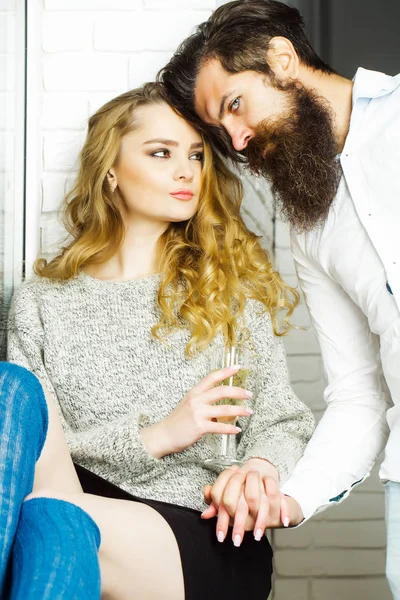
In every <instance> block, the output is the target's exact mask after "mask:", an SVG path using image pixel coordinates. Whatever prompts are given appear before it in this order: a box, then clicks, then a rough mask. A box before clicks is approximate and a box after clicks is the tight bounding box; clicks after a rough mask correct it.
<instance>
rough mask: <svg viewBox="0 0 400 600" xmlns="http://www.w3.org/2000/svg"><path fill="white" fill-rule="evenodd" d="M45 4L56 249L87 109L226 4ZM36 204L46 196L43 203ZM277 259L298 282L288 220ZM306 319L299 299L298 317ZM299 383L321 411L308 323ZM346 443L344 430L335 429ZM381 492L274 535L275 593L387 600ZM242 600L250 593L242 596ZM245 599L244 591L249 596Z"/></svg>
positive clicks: (301, 340) (295, 363)
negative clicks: (59, 211) (64, 199)
mask: <svg viewBox="0 0 400 600" xmlns="http://www.w3.org/2000/svg"><path fill="white" fill-rule="evenodd" d="M34 1H36V3H37V6H38V7H39V6H40V10H41V18H40V21H41V24H42V34H41V35H42V44H41V50H40V64H41V70H40V73H39V81H40V86H39V94H40V102H39V107H40V108H39V114H38V115H37V118H38V122H39V130H40V132H41V138H42V147H41V153H40V166H39V169H40V173H39V177H40V179H41V191H42V195H41V198H40V199H38V210H39V211H40V231H39V230H38V231H37V235H38V237H39V235H40V246H41V250H42V252H43V253H44V254H45V255H50V254H52V253H53V252H55V250H56V248H57V243H58V240H59V238H60V228H59V226H58V225H57V212H56V211H57V207H58V205H59V202H60V201H61V199H62V196H63V194H64V191H65V188H66V186H68V185H70V183H71V179H72V178H73V175H74V171H75V169H76V160H77V152H78V149H79V147H80V145H81V144H82V141H83V139H84V136H85V128H86V122H87V118H88V116H89V114H91V113H92V112H94V111H95V110H96V109H97V108H98V107H99V106H100V105H101V104H102V103H104V102H105V101H107V100H108V99H110V98H111V97H113V96H115V95H117V94H119V93H122V92H124V91H126V90H127V89H129V88H132V87H135V86H137V85H140V84H141V83H143V82H144V81H145V80H149V79H151V78H153V77H154V75H155V74H156V72H157V70H158V69H159V68H160V67H161V66H163V64H164V63H165V62H166V61H167V60H168V58H169V57H170V56H171V54H172V52H173V50H174V49H175V47H176V46H177V44H178V43H179V42H180V41H181V39H182V38H184V37H185V36H186V35H187V34H189V33H190V31H191V29H192V28H193V27H194V25H196V24H197V23H199V22H201V21H203V20H204V19H206V18H207V17H208V16H209V14H210V12H211V11H212V10H213V9H214V8H215V7H216V6H217V4H221V2H218V0H34ZM245 186H246V198H245V205H244V213H245V216H246V219H247V222H248V224H249V226H250V227H251V228H252V229H253V230H257V232H259V233H264V235H265V243H266V245H267V246H268V245H271V241H272V237H273V224H272V217H273V211H272V208H271V203H270V200H269V198H268V194H266V192H265V186H264V184H263V182H262V181H260V180H258V179H252V180H250V179H249V180H247V181H246V183H245ZM39 203H40V205H39ZM275 243H276V260H277V264H278V267H279V268H280V270H281V272H282V274H283V275H284V276H285V278H286V279H287V280H288V281H290V282H291V283H292V284H295V283H296V276H295V273H294V268H293V263H292V259H291V256H290V250H289V247H288V233H287V229H286V227H285V226H284V225H283V224H282V223H281V222H280V221H279V220H278V221H277V223H276V237H275ZM294 320H295V322H296V323H297V324H299V325H301V326H308V325H309V320H308V315H307V311H306V309H305V307H304V306H301V307H300V308H299V309H298V311H297V313H296V316H295V318H294ZM285 343H286V348H287V354H288V362H289V367H290V372H291V377H292V382H293V386H294V388H295V390H296V392H297V394H298V395H299V397H300V398H301V399H302V400H304V401H305V402H306V403H308V405H309V406H310V407H311V408H312V409H313V410H314V411H315V413H316V415H317V416H319V415H320V414H321V412H322V411H323V408H324V406H323V400H322V392H323V388H324V382H323V373H322V366H321V359H320V354H319V349H318V345H317V343H316V340H315V337H314V335H313V333H312V331H310V330H307V331H295V332H292V333H291V334H290V336H289V337H288V338H287V339H286V342H285ZM338 443H340V432H338ZM383 518H384V500H383V496H382V489H381V486H380V484H379V483H378V481H377V477H376V474H375V476H374V477H373V478H371V479H370V480H368V481H367V482H366V483H365V484H364V485H362V486H360V487H359V488H358V489H357V491H356V492H354V493H353V494H352V496H351V497H350V498H349V499H348V500H347V501H346V502H345V503H344V504H343V505H341V506H340V507H338V508H336V509H331V510H330V511H328V512H325V513H323V514H322V515H320V516H319V517H318V518H317V519H315V520H313V521H311V522H309V523H308V524H306V525H305V526H303V527H301V528H299V529H296V530H292V531H278V532H274V534H273V541H274V546H275V573H276V586H275V599H276V600H331V599H332V600H333V599H335V600H336V599H337V598H338V597H340V598H341V600H358V599H360V600H361V599H363V600H376V599H377V598H378V597H379V598H380V599H381V600H385V599H387V600H388V599H389V598H390V595H389V593H388V590H387V585H386V582H385V579H384V553H385V551H384V547H385V539H384V521H383ZM244 600H245V599H244ZM246 600H247V599H246Z"/></svg>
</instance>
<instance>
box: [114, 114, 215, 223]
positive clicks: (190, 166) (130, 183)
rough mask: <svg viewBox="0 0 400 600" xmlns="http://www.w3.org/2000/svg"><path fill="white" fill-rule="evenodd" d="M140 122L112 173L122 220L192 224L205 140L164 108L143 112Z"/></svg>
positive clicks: (126, 140)
mask: <svg viewBox="0 0 400 600" xmlns="http://www.w3.org/2000/svg"><path fill="white" fill-rule="evenodd" d="M136 119H137V121H138V123H139V126H138V128H137V129H135V131H132V132H131V133H128V134H126V135H125V136H124V137H123V138H122V141H121V148H120V153H119V157H118V160H117V163H116V165H115V166H113V167H112V168H111V169H110V171H109V173H110V175H111V178H114V182H115V181H116V183H117V186H118V187H117V190H116V191H115V193H118V194H119V196H120V198H121V211H122V215H123V217H125V218H128V219H129V220H132V219H135V220H136V219H139V220H142V221H143V220H145V221H152V222H163V223H171V222H180V221H186V220H188V219H190V218H191V217H192V216H193V215H194V214H195V213H196V211H197V207H198V203H199V193H200V179H201V170H202V159H203V142H202V139H201V136H200V135H199V134H198V133H197V132H196V131H195V129H193V127H191V125H189V124H188V123H187V122H186V121H184V120H183V119H182V118H181V117H179V116H178V115H177V114H176V113H175V112H174V111H173V110H172V109H171V108H170V107H169V106H168V105H167V104H165V103H159V104H152V105H149V106H143V107H139V108H138V109H137V110H136V111H135V120H136ZM110 183H112V181H111V182H110Z"/></svg>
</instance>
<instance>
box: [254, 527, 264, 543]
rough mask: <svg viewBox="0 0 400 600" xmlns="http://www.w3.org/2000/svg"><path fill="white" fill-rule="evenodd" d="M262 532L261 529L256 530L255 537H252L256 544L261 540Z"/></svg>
mask: <svg viewBox="0 0 400 600" xmlns="http://www.w3.org/2000/svg"><path fill="white" fill-rule="evenodd" d="M262 535H263V532H262V529H257V531H256V533H255V535H254V539H255V540H256V542H259V541H260V540H261V538H262Z"/></svg>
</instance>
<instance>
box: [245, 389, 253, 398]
mask: <svg viewBox="0 0 400 600" xmlns="http://www.w3.org/2000/svg"><path fill="white" fill-rule="evenodd" d="M252 395H253V392H249V390H246V391H245V396H246V397H247V398H251V397H252Z"/></svg>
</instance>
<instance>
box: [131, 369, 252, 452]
mask: <svg viewBox="0 0 400 600" xmlns="http://www.w3.org/2000/svg"><path fill="white" fill-rule="evenodd" d="M239 369H240V366H235V367H227V368H225V369H220V370H219V371H214V372H213V373H210V374H209V375H207V376H206V377H204V378H203V379H202V380H201V381H200V382H199V383H198V384H197V385H196V386H195V387H193V388H192V389H191V390H190V391H189V392H188V393H187V394H186V396H185V397H184V399H183V400H182V401H181V402H180V403H179V404H178V405H177V407H176V408H175V409H174V410H173V411H172V412H171V413H170V414H169V415H168V416H167V417H165V419H163V420H162V421H160V422H159V423H157V424H156V425H152V426H150V427H147V428H145V429H142V431H141V437H142V441H143V443H144V445H145V446H146V449H147V451H148V452H149V453H150V454H152V455H153V456H154V457H156V458H161V457H162V456H165V455H166V454H171V453H175V452H181V451H182V450H184V449H185V448H187V447H188V446H192V445H193V444H195V443H196V442H197V441H198V440H199V439H200V438H201V437H202V436H203V435H205V434H206V433H239V432H240V431H241V429H240V428H239V427H236V426H235V425H230V424H227V423H226V422H225V423H219V422H217V421H216V420H217V419H224V420H225V421H226V420H233V419H235V418H236V417H245V416H247V417H248V416H249V415H251V414H252V413H253V411H252V410H251V409H250V408H246V407H245V406H243V405H239V406H232V405H228V404H225V405H214V403H215V402H218V401H219V400H223V399H224V398H235V399H238V400H242V401H244V400H248V399H249V398H250V397H251V395H252V394H251V392H248V391H247V390H244V389H242V388H239V387H233V386H225V385H218V384H220V383H222V382H223V381H225V380H226V379H228V378H229V377H232V375H234V374H235V373H236V372H237V371H239ZM215 386H217V387H215Z"/></svg>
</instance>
